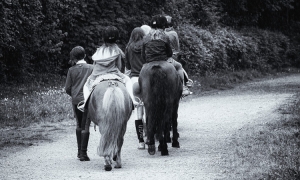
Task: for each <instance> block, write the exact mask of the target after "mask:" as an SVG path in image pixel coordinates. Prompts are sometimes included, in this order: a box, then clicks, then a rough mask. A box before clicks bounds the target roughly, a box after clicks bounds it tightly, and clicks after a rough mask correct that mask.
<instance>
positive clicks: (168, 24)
mask: <svg viewBox="0 0 300 180" xmlns="http://www.w3.org/2000/svg"><path fill="white" fill-rule="evenodd" d="M165 17H166V19H167V26H166V27H167V28H169V27H172V26H173V21H172V17H171V16H168V15H167V16H165Z"/></svg>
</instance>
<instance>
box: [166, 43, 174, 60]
mask: <svg viewBox="0 0 300 180" xmlns="http://www.w3.org/2000/svg"><path fill="white" fill-rule="evenodd" d="M166 53H167V57H172V55H173V51H172V47H171V44H170V39H169V38H167V41H166Z"/></svg>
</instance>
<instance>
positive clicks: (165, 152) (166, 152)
mask: <svg viewBox="0 0 300 180" xmlns="http://www.w3.org/2000/svg"><path fill="white" fill-rule="evenodd" d="M161 155H162V156H168V155H169V151H168V150H166V151H161Z"/></svg>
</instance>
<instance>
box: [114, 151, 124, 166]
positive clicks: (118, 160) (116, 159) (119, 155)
mask: <svg viewBox="0 0 300 180" xmlns="http://www.w3.org/2000/svg"><path fill="white" fill-rule="evenodd" d="M114 159H115V161H116V163H117V164H116V165H115V168H117V169H119V168H121V167H122V163H121V150H120V151H119V152H118V153H117V155H116V156H115V157H114Z"/></svg>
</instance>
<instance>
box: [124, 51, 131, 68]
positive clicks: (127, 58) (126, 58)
mask: <svg viewBox="0 0 300 180" xmlns="http://www.w3.org/2000/svg"><path fill="white" fill-rule="evenodd" d="M125 67H126V69H128V70H130V69H131V64H130V61H129V52H128V48H126V49H125Z"/></svg>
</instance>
